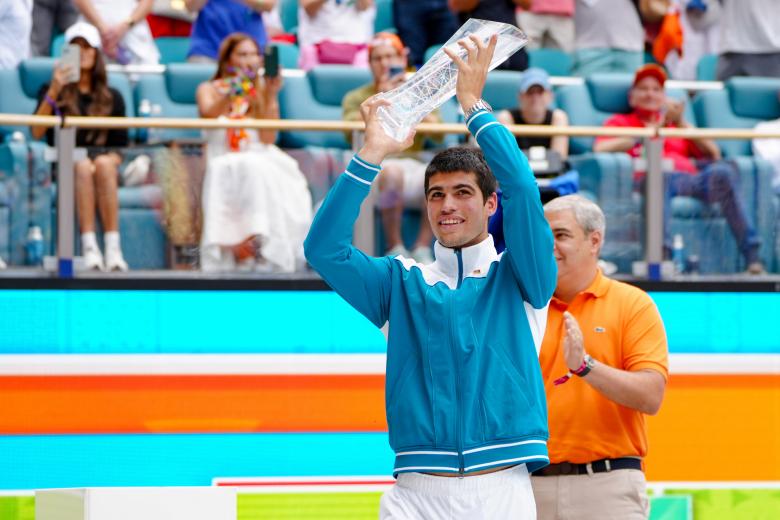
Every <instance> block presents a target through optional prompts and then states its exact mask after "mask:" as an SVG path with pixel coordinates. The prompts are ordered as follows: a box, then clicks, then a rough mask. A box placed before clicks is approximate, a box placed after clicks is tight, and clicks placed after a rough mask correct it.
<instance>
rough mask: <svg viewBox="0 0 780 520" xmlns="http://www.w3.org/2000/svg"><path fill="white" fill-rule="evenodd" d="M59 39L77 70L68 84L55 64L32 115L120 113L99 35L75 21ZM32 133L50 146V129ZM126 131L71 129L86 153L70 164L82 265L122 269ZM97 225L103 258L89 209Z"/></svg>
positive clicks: (64, 71)
mask: <svg viewBox="0 0 780 520" xmlns="http://www.w3.org/2000/svg"><path fill="white" fill-rule="evenodd" d="M65 42H66V43H74V44H76V45H78V46H79V47H80V48H81V52H80V57H81V65H80V69H81V70H80V73H79V79H78V81H76V82H73V83H69V82H68V78H69V76H70V74H71V72H72V71H71V70H70V69H69V67H67V66H56V67H55V68H54V72H53V74H52V77H51V82H50V83H49V84H48V85H44V86H42V87H41V90H40V91H39V93H38V100H39V101H38V109H37V110H36V112H35V113H36V114H37V115H44V116H48V115H52V114H55V115H73V116H94V117H102V116H112V117H124V116H125V103H124V100H123V98H122V95H121V94H120V93H119V92H118V91H117V90H115V89H114V88H112V87H109V86H108V76H107V74H106V64H105V59H104V58H103V54H102V52H101V51H100V45H101V40H100V33H99V31H98V30H97V28H95V27H94V26H92V25H90V24H88V23H86V22H77V23H75V24H74V25H72V26H71V27H70V28H68V30H67V31H65ZM31 130H32V136H33V137H34V138H35V139H40V138H41V137H43V136H44V135H45V136H46V140H47V142H48V143H49V144H50V145H53V144H54V130H53V129H52V128H44V127H32V129H31ZM127 144H128V138H127V129H125V128H121V129H111V130H91V129H79V130H78V131H77V132H76V146H79V147H87V150H88V157H87V158H86V159H83V160H81V161H78V162H76V164H75V166H74V170H75V177H76V209H77V214H78V220H79V231H80V233H81V254H82V256H83V257H84V263H85V266H86V268H87V269H98V270H105V271H127V263H126V262H125V260H124V256H123V255H122V248H121V245H120V241H119V199H118V193H117V187H118V183H119V167H120V165H121V164H122V157H121V155H120V154H121V150H120V149H121V148H122V147H125V146H127ZM96 207H97V210H98V213H99V214H100V220H101V222H102V224H103V231H104V235H103V241H104V244H105V260H104V257H103V254H102V253H101V252H100V248H99V247H98V243H97V238H96V235H95V208H96Z"/></svg>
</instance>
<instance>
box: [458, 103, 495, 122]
mask: <svg viewBox="0 0 780 520" xmlns="http://www.w3.org/2000/svg"><path fill="white" fill-rule="evenodd" d="M480 110H487V111H488V112H492V111H493V107H491V106H490V104H489V103H488V102H487V101H485V100H484V99H481V98H480V99H478V100H477V102H476V103H474V104H473V105H471V107H470V108H469V109H468V110H464V112H463V115H464V116H465V117H466V120H467V121H468V119H469V118H470V117H471V116H473V115H474V114H475V113H477V112H479V111H480Z"/></svg>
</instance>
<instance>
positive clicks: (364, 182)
mask: <svg viewBox="0 0 780 520" xmlns="http://www.w3.org/2000/svg"><path fill="white" fill-rule="evenodd" d="M344 173H345V174H347V175H349V176H350V177H352V178H353V179H355V180H356V181H358V182H362V183H363V184H365V185H366V186H371V181H367V180H365V179H361V178H360V177H358V176H357V175H355V174H354V173H352V172H350V171H349V170H344Z"/></svg>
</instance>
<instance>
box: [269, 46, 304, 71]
mask: <svg viewBox="0 0 780 520" xmlns="http://www.w3.org/2000/svg"><path fill="white" fill-rule="evenodd" d="M274 45H276V46H277V47H278V48H279V65H281V67H282V68H283V69H297V68H298V56H299V54H300V53H299V52H298V46H297V45H295V44H294V43H283V42H274Z"/></svg>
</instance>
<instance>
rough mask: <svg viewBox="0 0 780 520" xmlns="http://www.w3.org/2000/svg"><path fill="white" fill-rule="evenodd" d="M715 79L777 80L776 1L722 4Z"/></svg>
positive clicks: (727, 0) (779, 36)
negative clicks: (760, 78) (750, 78)
mask: <svg viewBox="0 0 780 520" xmlns="http://www.w3.org/2000/svg"><path fill="white" fill-rule="evenodd" d="M722 18H723V22H722V23H721V24H720V27H721V34H720V56H719V58H718V71H717V77H718V80H720V81H725V80H727V79H729V78H730V77H732V76H766V77H772V78H777V77H780V9H778V3H777V1H776V0H723V16H722Z"/></svg>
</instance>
